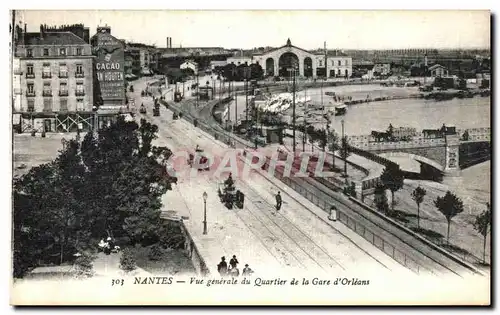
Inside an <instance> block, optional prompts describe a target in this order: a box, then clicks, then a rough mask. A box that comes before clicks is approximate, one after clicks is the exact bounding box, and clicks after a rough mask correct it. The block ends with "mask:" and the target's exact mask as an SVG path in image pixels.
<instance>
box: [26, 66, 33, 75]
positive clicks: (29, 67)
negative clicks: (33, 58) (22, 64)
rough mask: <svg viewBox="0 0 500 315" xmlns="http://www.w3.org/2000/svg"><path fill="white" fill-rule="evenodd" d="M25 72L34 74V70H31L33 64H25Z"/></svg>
mask: <svg viewBox="0 0 500 315" xmlns="http://www.w3.org/2000/svg"><path fill="white" fill-rule="evenodd" d="M26 73H27V74H34V72H33V65H27V66H26Z"/></svg>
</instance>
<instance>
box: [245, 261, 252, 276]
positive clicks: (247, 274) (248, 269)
mask: <svg viewBox="0 0 500 315" xmlns="http://www.w3.org/2000/svg"><path fill="white" fill-rule="evenodd" d="M252 273H254V271H253V270H252V268H250V267H249V266H248V264H245V268H243V273H242V275H243V276H251V275H252Z"/></svg>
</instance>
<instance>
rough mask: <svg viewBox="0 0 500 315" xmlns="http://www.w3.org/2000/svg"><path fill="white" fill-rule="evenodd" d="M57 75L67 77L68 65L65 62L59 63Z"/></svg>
mask: <svg viewBox="0 0 500 315" xmlns="http://www.w3.org/2000/svg"><path fill="white" fill-rule="evenodd" d="M59 77H61V78H67V77H68V66H66V64H65V63H61V64H59Z"/></svg>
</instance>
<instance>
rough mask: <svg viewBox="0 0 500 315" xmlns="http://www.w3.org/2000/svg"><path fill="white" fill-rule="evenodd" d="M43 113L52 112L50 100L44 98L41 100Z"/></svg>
mask: <svg viewBox="0 0 500 315" xmlns="http://www.w3.org/2000/svg"><path fill="white" fill-rule="evenodd" d="M43 111H44V112H51V111H52V98H50V97H46V98H44V99H43Z"/></svg>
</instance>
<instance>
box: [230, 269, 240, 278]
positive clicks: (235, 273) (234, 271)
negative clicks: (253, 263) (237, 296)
mask: <svg viewBox="0 0 500 315" xmlns="http://www.w3.org/2000/svg"><path fill="white" fill-rule="evenodd" d="M229 275H230V276H231V277H239V276H240V270H239V269H238V268H236V267H232V268H231V269H229Z"/></svg>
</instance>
